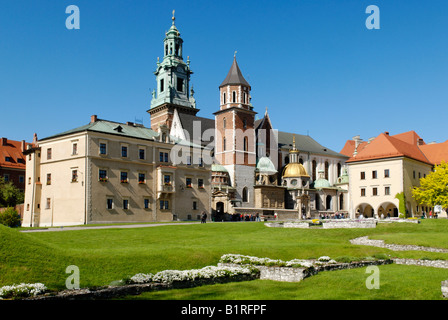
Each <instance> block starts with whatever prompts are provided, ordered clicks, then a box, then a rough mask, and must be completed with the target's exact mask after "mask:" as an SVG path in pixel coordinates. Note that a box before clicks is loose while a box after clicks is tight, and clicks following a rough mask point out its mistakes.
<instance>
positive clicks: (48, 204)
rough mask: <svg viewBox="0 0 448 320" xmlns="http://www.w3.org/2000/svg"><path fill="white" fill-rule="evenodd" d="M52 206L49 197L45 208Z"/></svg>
mask: <svg viewBox="0 0 448 320" xmlns="http://www.w3.org/2000/svg"><path fill="white" fill-rule="evenodd" d="M50 208H51V199H50V198H47V204H46V206H45V209H50Z"/></svg>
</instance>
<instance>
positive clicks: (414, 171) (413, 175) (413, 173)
mask: <svg viewBox="0 0 448 320" xmlns="http://www.w3.org/2000/svg"><path fill="white" fill-rule="evenodd" d="M412 174H413V176H414V179H415V170H414V171H413V172H412Z"/></svg>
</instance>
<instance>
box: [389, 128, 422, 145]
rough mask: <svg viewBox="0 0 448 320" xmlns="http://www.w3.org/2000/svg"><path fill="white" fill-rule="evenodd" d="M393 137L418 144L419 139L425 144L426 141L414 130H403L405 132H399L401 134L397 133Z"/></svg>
mask: <svg viewBox="0 0 448 320" xmlns="http://www.w3.org/2000/svg"><path fill="white" fill-rule="evenodd" d="M392 137H394V138H397V139H400V140H402V141H404V142H407V143H409V144H418V142H419V140H421V141H422V143H423V144H425V142H424V141H423V139H422V138H420V136H419V135H418V134H417V133H416V132H415V131H414V130H411V131H408V132H403V133H399V134H395V135H393V136H392Z"/></svg>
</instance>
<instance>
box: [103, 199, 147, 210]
mask: <svg viewBox="0 0 448 320" xmlns="http://www.w3.org/2000/svg"><path fill="white" fill-rule="evenodd" d="M121 204H122V206H121V208H122V209H123V210H129V209H130V200H129V198H125V199H123V200H122V203H121ZM150 204H151V201H150V200H149V199H148V198H144V199H143V208H144V209H150ZM106 208H107V209H108V210H113V209H115V204H114V198H112V197H111V198H107V199H106Z"/></svg>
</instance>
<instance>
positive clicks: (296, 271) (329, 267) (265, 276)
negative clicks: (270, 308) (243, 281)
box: [218, 260, 393, 282]
mask: <svg viewBox="0 0 448 320" xmlns="http://www.w3.org/2000/svg"><path fill="white" fill-rule="evenodd" d="M391 263H393V261H392V260H376V261H357V262H350V263H331V264H322V265H315V266H314V267H310V268H293V267H267V266H257V265H253V267H255V268H257V269H258V270H260V279H261V280H274V281H283V282H299V281H302V280H303V279H305V278H307V277H310V276H313V275H315V274H317V273H319V272H321V271H335V270H343V269H354V268H362V267H366V266H372V265H384V264H391ZM218 266H225V267H239V266H241V265H239V264H233V263H219V264H218Z"/></svg>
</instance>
